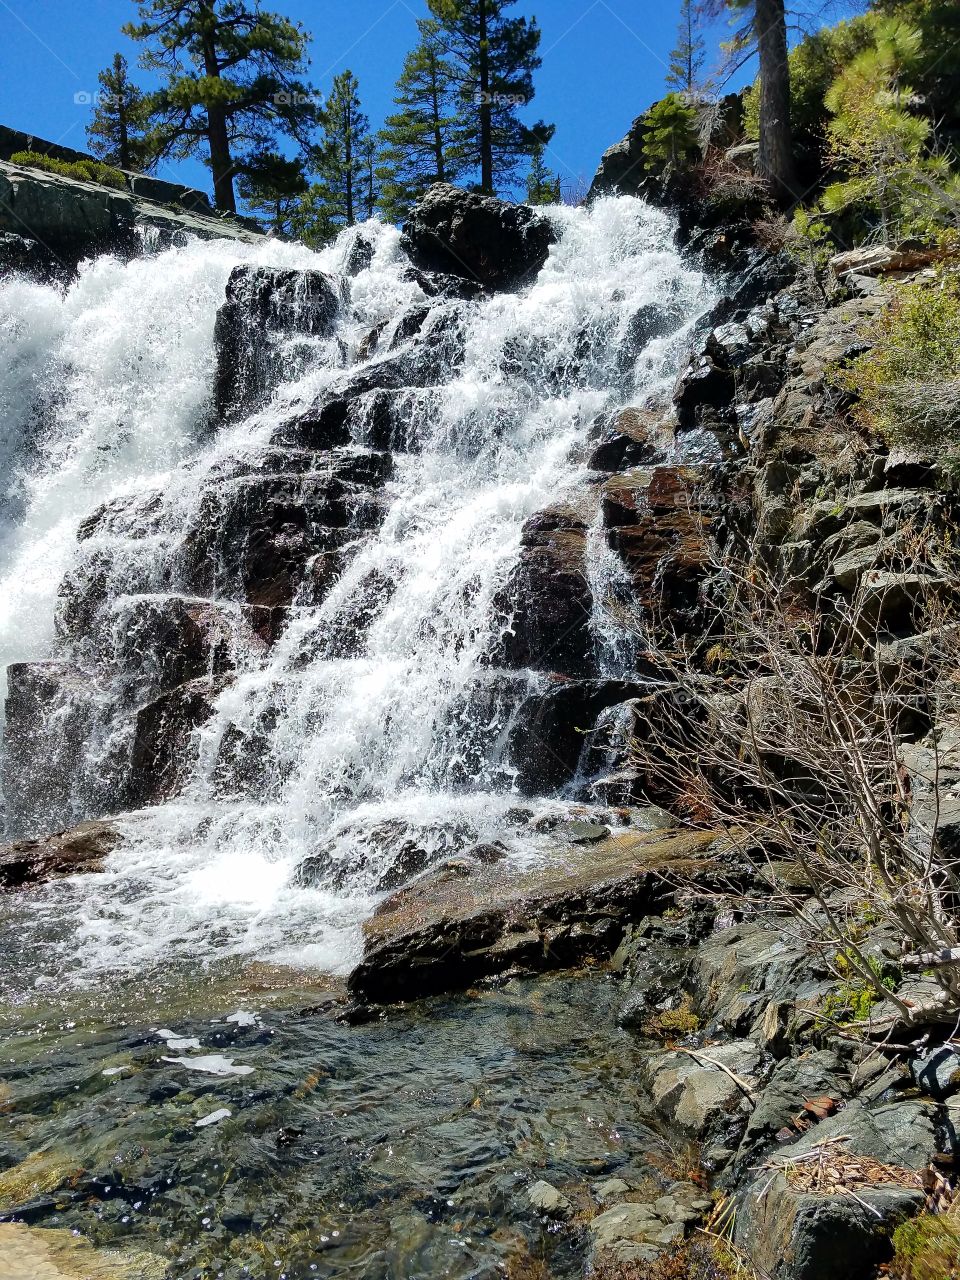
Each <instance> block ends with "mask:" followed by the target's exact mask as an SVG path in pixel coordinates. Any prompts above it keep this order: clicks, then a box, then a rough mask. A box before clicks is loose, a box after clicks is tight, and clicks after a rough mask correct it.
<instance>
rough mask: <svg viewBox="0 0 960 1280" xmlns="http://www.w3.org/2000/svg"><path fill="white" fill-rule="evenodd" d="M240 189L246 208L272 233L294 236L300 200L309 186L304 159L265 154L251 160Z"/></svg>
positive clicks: (241, 177) (239, 184)
mask: <svg viewBox="0 0 960 1280" xmlns="http://www.w3.org/2000/svg"><path fill="white" fill-rule="evenodd" d="M237 186H238V188H239V191H240V196H241V198H242V200H243V202H244V204H245V205H246V206H247V208H248V209H249V211H250V212H251V213H252V214H253V215H254V217H257V218H259V219H260V221H261V222H263V223H264V224H265V225H266V226H267V228H268V230H270V231H274V232H279V233H280V234H282V235H293V234H294V226H295V222H296V217H297V211H298V208H299V204H300V200H301V198H302V197H303V196H304V195H305V194H306V192H307V189H308V186H309V184H308V182H307V179H306V176H305V175H304V162H303V160H302V159H294V160H291V159H289V158H288V157H287V156H283V155H280V154H279V152H275V151H268V152H263V153H261V154H260V155H258V156H256V157H254V158H252V159H251V161H250V162H249V164H248V166H247V169H246V171H245V172H244V173H243V174H241V175H240V178H239V181H238V183H237Z"/></svg>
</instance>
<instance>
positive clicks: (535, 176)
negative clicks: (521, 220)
mask: <svg viewBox="0 0 960 1280" xmlns="http://www.w3.org/2000/svg"><path fill="white" fill-rule="evenodd" d="M545 150H546V148H545V147H544V144H543V143H542V142H538V143H536V145H535V146H534V148H533V157H532V159H531V161H530V172H529V173H528V174H527V204H559V203H560V199H561V194H560V178H559V176H558V175H557V174H555V173H551V172H550V170H549V169H548V168H547V164H546V160H545V159H544V153H545Z"/></svg>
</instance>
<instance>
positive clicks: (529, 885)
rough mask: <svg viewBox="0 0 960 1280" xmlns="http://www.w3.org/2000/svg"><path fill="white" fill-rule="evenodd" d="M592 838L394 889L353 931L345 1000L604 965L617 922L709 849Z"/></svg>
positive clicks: (703, 859)
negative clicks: (517, 864)
mask: <svg viewBox="0 0 960 1280" xmlns="http://www.w3.org/2000/svg"><path fill="white" fill-rule="evenodd" d="M600 834H601V839H600V840H599V841H598V842H596V843H592V844H590V845H589V846H584V845H583V844H581V843H578V844H572V845H570V846H568V848H567V849H566V850H564V849H563V848H562V846H561V847H560V848H559V849H558V850H557V852H556V853H555V854H554V856H553V857H552V858H551V859H550V861H549V862H548V863H547V864H546V865H545V866H543V867H541V868H540V869H538V870H535V871H532V872H527V873H518V872H517V871H516V870H515V869H511V868H510V867H509V866H507V865H505V864H504V863H502V862H498V863H496V864H494V865H492V866H481V867H479V868H477V867H476V866H472V867H466V868H465V867H464V866H463V865H458V864H457V863H456V862H454V863H451V864H450V865H448V866H446V867H443V866H441V867H440V868H439V869H437V870H436V871H434V872H432V873H430V874H429V875H427V876H426V877H424V878H423V879H421V880H418V881H415V882H414V883H413V884H411V885H410V886H408V887H407V888H405V889H401V890H400V891H399V892H398V893H396V894H395V895H394V896H393V897H391V898H388V899H387V900H386V902H384V903H383V904H382V905H381V906H380V907H379V909H378V910H377V912H376V914H375V915H374V916H373V917H372V918H371V919H370V920H369V921H368V922H367V923H366V925H365V926H364V951H363V958H362V960H361V961H360V963H359V965H358V966H357V967H356V968H355V969H354V971H353V973H352V974H351V976H350V984H349V985H350V990H351V992H352V993H353V995H354V996H356V997H358V998H359V999H362V1000H364V1001H367V1002H372V1003H389V1002H391V1001H395V1000H402V999H406V998H409V997H411V996H417V995H422V994H424V993H425V992H432V991H449V990H453V989H456V988H458V987H464V986H469V985H470V983H472V982H474V981H475V980H477V979H478V978H481V977H486V976H490V975H493V974H496V973H501V972H503V971H504V970H507V969H510V970H517V969H518V968H519V969H521V970H527V971H536V970H539V969H545V968H559V967H562V966H566V965H570V964H574V963H576V962H578V961H580V960H583V959H584V958H585V957H587V956H610V955H611V954H612V953H613V951H614V950H615V949H616V946H617V943H618V942H619V939H620V936H621V934H622V932H623V926H624V922H625V921H626V920H627V919H628V918H629V917H630V916H631V915H633V914H636V913H637V912H641V913H642V912H645V911H647V910H648V909H649V908H650V907H651V906H653V905H654V904H655V903H656V902H657V900H658V897H659V895H660V894H661V893H662V892H663V891H664V887H665V885H666V883H667V882H668V879H669V877H670V876H673V875H678V874H683V875H690V874H693V873H695V871H696V870H697V868H698V867H700V868H703V867H705V866H706V865H707V863H708V862H709V853H710V850H711V849H712V848H713V847H714V846H716V845H717V837H716V836H715V835H713V834H711V833H703V832H686V833H677V834H675V835H669V834H668V835H664V834H663V833H662V832H656V831H644V830H625V831H621V832H614V833H612V834H610V835H608V836H604V835H603V831H602V829H601V833H600Z"/></svg>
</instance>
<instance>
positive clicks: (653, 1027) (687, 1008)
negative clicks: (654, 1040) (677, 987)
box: [643, 992, 700, 1040]
mask: <svg viewBox="0 0 960 1280" xmlns="http://www.w3.org/2000/svg"><path fill="white" fill-rule="evenodd" d="M643 1030H644V1031H645V1032H646V1034H647V1035H648V1036H657V1037H658V1038H661V1039H665V1040H669V1039H672V1038H675V1037H676V1036H688V1035H692V1034H693V1032H695V1031H699V1030H700V1019H699V1017H698V1016H697V1013H696V1011H695V1009H694V1007H693V998H692V997H691V996H690V995H689V993H687V992H684V995H683V997H682V999H681V1001H680V1003H679V1004H678V1005H677V1007H676V1008H675V1009H664V1010H663V1011H662V1012H661V1013H657V1014H654V1016H653V1017H652V1018H650V1019H649V1021H648V1022H646V1023H645V1024H644V1027H643Z"/></svg>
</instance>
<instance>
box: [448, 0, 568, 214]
mask: <svg viewBox="0 0 960 1280" xmlns="http://www.w3.org/2000/svg"><path fill="white" fill-rule="evenodd" d="M427 3H428V5H429V8H430V12H431V13H432V14H433V15H434V17H435V18H436V20H437V24H438V38H439V40H440V43H441V47H442V49H443V52H444V57H445V60H446V61H447V62H448V63H449V65H450V67H451V70H452V74H453V77H454V79H455V81H456V84H457V88H458V97H459V102H460V109H461V112H462V115H463V121H464V126H465V130H466V139H465V140H466V143H467V158H468V160H469V164H470V167H471V168H472V169H475V170H476V171H477V173H478V176H479V184H478V185H479V189H480V190H481V191H484V192H487V193H489V194H491V195H492V194H495V193H496V189H497V186H498V185H501V186H502V185H506V184H508V183H510V182H511V181H512V180H513V179H514V178H515V176H516V172H517V169H518V167H519V165H520V164H521V162H522V161H523V160H524V159H525V158H526V157H528V156H529V155H530V153H531V151H532V149H533V147H534V145H535V144H536V143H537V142H538V141H539V142H543V143H547V142H549V141H550V139H551V138H552V137H553V133H554V126H553V125H547V124H544V123H543V121H542V120H541V121H538V122H537V123H536V124H534V125H530V126H528V125H525V124H524V123H523V122H522V121H521V119H520V116H519V111H520V109H521V108H522V107H525V106H527V105H528V104H529V103H530V102H531V101H532V99H533V94H534V89H533V73H534V72H535V71H536V70H537V69H538V68H539V66H540V55H539V52H538V50H539V48H540V28H539V27H538V26H537V22H536V19H529V20H528V19H527V18H515V17H509V16H508V15H507V10H508V9H510V8H512V7H513V5H514V4H515V3H516V0H427Z"/></svg>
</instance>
